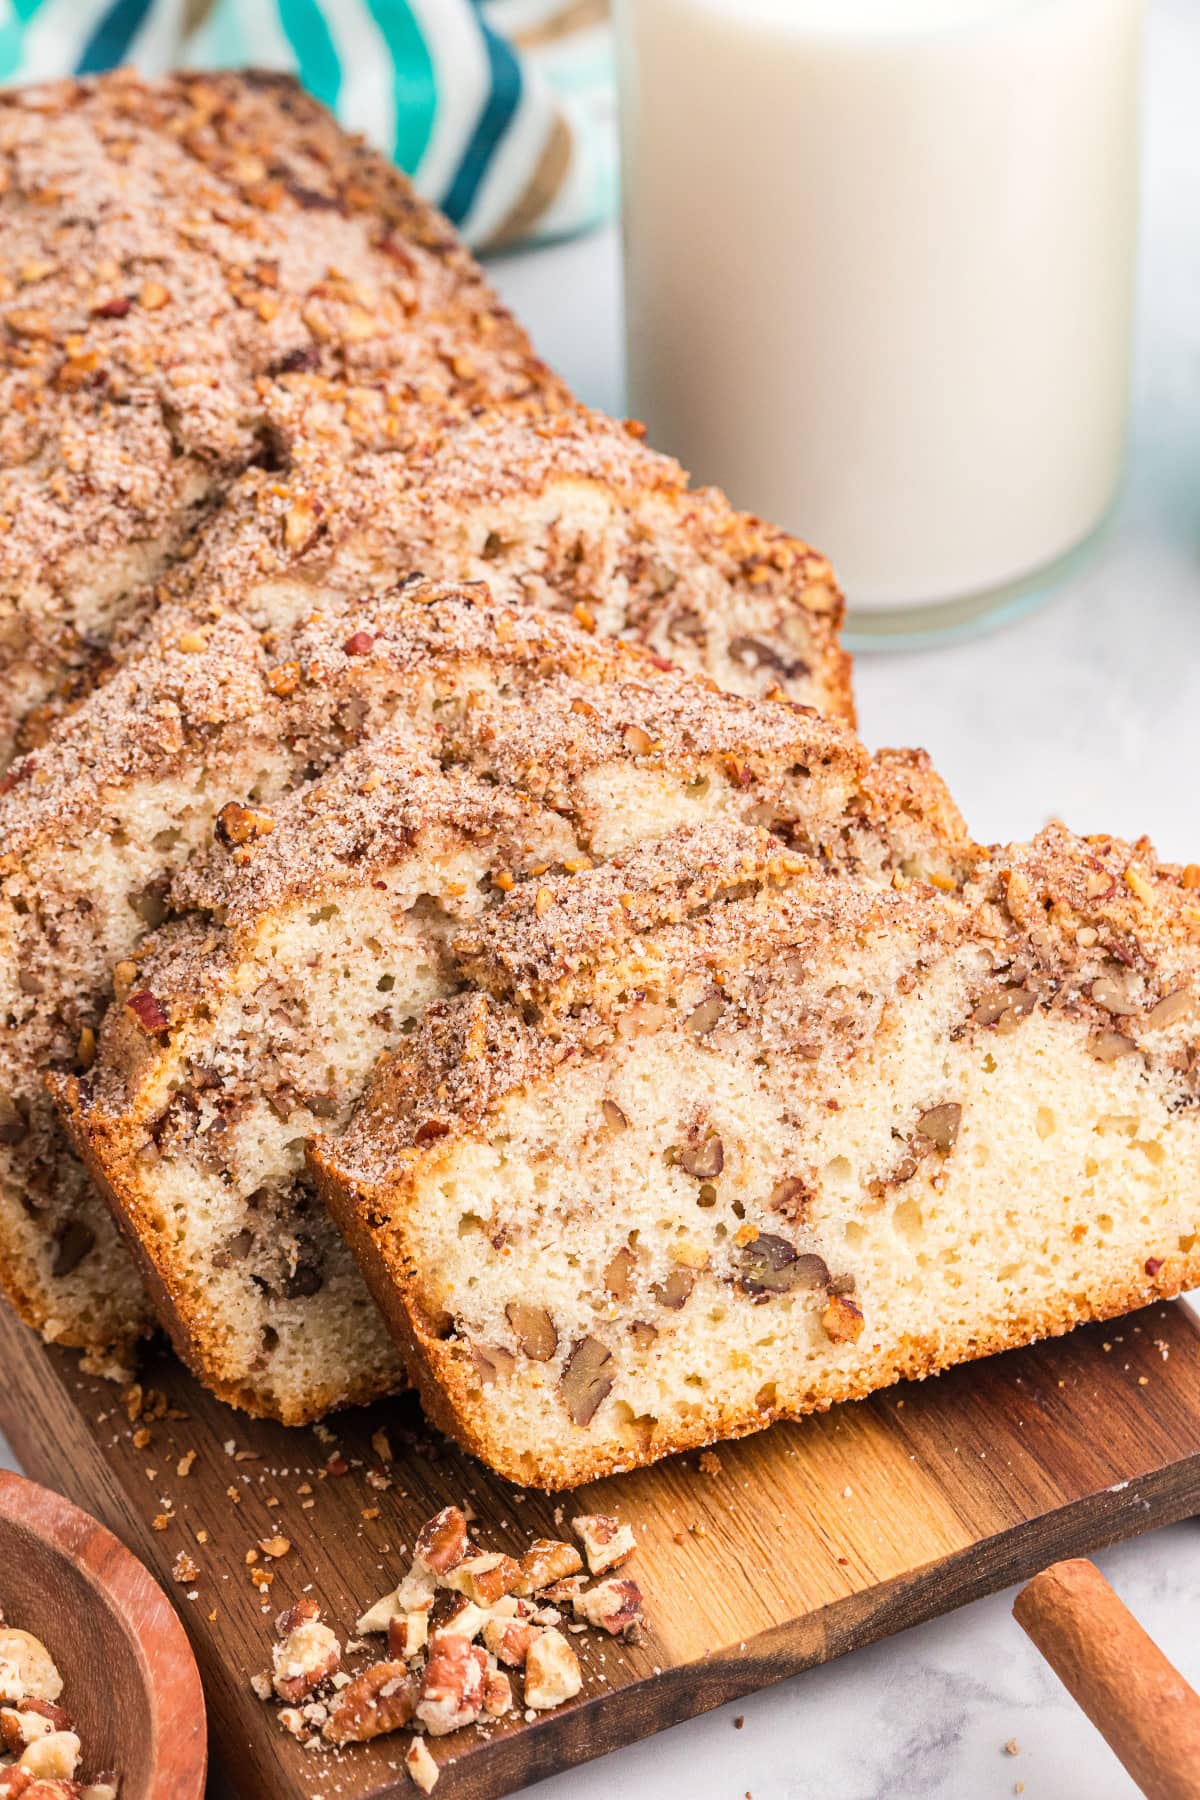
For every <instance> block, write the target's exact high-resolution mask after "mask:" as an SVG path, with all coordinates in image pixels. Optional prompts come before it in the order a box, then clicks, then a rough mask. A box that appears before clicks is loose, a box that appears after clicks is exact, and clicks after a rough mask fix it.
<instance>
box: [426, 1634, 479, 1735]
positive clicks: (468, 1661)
mask: <svg viewBox="0 0 1200 1800" xmlns="http://www.w3.org/2000/svg"><path fill="white" fill-rule="evenodd" d="M487 1672H488V1667H487V1657H486V1655H485V1654H484V1652H483V1651H482V1650H481V1649H480V1647H479V1645H478V1644H472V1643H470V1642H469V1641H468V1640H467V1639H466V1638H465V1637H457V1636H455V1635H454V1633H453V1632H443V1633H441V1634H440V1635H439V1636H438V1637H437V1638H435V1639H434V1642H433V1644H432V1646H431V1647H430V1651H429V1661H428V1662H427V1663H426V1665H425V1672H424V1674H423V1675H422V1677H421V1689H420V1694H419V1697H418V1700H417V1709H416V1712H417V1717H418V1719H420V1721H421V1723H422V1724H423V1725H424V1727H425V1729H426V1730H427V1731H428V1732H430V1733H431V1734H432V1735H433V1736H434V1737H444V1736H445V1735H446V1733H447V1732H450V1731H457V1730H459V1728H460V1727H461V1726H463V1725H473V1724H474V1723H475V1720H476V1719H477V1718H478V1717H479V1715H480V1713H481V1712H482V1711H483V1684H484V1681H485V1679H486V1677H487Z"/></svg>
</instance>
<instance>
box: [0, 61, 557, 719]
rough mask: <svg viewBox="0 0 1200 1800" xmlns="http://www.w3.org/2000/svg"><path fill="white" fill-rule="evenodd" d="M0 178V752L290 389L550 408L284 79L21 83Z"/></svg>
mask: <svg viewBox="0 0 1200 1800" xmlns="http://www.w3.org/2000/svg"><path fill="white" fill-rule="evenodd" d="M0 182H2V183H3V192H4V209H3V221H2V224H0V254H2V258H3V277H4V279H3V284H2V287H0V295H2V297H0V420H2V423H0V450H2V452H3V454H2V455H0V465H2V467H0V524H2V532H0V657H2V659H3V660H2V663H0V670H2V679H0V711H2V713H3V717H2V718H0V736H3V737H6V738H7V737H10V736H11V731H12V728H13V725H14V724H15V722H16V721H17V720H18V719H19V718H20V716H21V714H22V712H23V711H24V710H25V709H27V708H28V707H29V706H30V705H31V704H33V703H34V702H36V701H37V700H38V699H40V698H41V697H42V695H44V694H45V693H46V692H47V691H48V689H49V688H50V687H51V686H53V685H54V684H55V683H56V682H59V681H61V680H62V679H64V677H65V676H69V673H70V671H71V670H72V669H74V668H76V667H77V666H78V665H79V664H80V663H81V662H85V661H86V660H87V659H88V657H89V656H91V655H93V654H94V653H95V650H96V648H97V646H98V644H100V643H101V642H102V641H103V640H104V639H106V638H107V636H108V634H109V633H110V631H111V629H112V626H113V624H114V622H115V621H116V620H117V619H118V618H119V617H120V615H121V613H122V611H123V610H124V609H125V608H126V607H127V606H128V605H129V604H130V601H131V598H132V596H133V595H134V593H135V592H136V590H137V589H138V587H139V585H140V584H142V583H143V582H146V581H150V580H153V579H154V578H155V576H156V575H157V574H158V572H159V571H160V570H161V569H162V568H163V566H164V564H165V563H166V562H167V561H168V560H169V559H170V558H172V557H175V556H178V555H180V554H182V553H183V552H184V551H185V550H186V548H187V544H188V540H189V538H190V536H191V534H192V532H193V529H194V527H195V526H196V524H197V521H198V520H199V519H201V518H202V517H203V515H204V513H205V512H206V510H207V509H208V508H209V507H210V506H211V504H212V503H213V501H214V500H215V499H216V497H217V496H218V495H219V493H220V492H221V491H222V490H223V488H224V487H225V486H227V485H228V483H229V481H230V480H231V479H232V477H233V476H234V475H235V474H236V473H237V472H238V471H239V470H241V469H244V468H245V467H246V466H247V465H249V464H252V463H254V464H260V465H262V466H266V467H271V466H278V465H279V463H280V462H281V460H286V458H287V456H288V454H289V445H288V442H287V417H286V400H287V396H286V384H287V382H288V380H289V379H292V378H293V377H294V376H295V374H296V373H297V372H300V373H301V374H303V373H305V372H308V373H316V374H317V375H324V376H332V377H338V378H345V377H347V376H357V377H358V378H359V379H363V380H368V381H371V380H377V379H378V378H379V377H380V375H381V373H382V374H386V377H387V380H388V382H389V384H390V388H391V391H392V394H393V398H394V399H395V398H399V397H401V396H403V395H406V394H407V395H410V396H412V397H419V398H422V399H426V398H428V399H432V398H435V397H439V396H440V397H442V398H445V397H450V398H452V399H456V400H458V401H461V402H462V403H463V404H464V405H486V404H493V403H496V402H498V401H504V400H510V399H520V398H523V397H526V396H530V395H535V394H536V396H537V398H538V404H539V408H540V409H541V410H542V411H545V410H546V409H547V408H552V407H553V406H554V405H556V404H559V403H561V402H562V401H563V400H564V399H565V397H566V396H565V390H564V389H563V387H562V384H561V383H560V382H559V381H558V380H557V378H556V377H554V376H553V375H551V374H550V372H549V371H548V370H547V369H546V368H545V367H544V365H543V364H541V363H540V362H538V360H537V359H536V357H534V355H533V353H532V351H531V350H530V347H529V343H528V340H527V338H526V337H525V334H524V332H523V331H522V330H521V329H520V327H519V326H518V325H516V324H515V323H514V321H513V320H512V319H511V318H510V316H509V315H508V314H507V312H506V311H505V310H504V308H503V307H501V306H500V305H499V303H498V301H497V300H496V297H495V295H494V294H493V293H492V291H491V289H490V287H489V286H488V284H487V283H486V281H485V280H484V278H483V275H482V273H481V271H480V270H479V268H478V265H477V264H476V263H475V261H474V259H473V258H472V257H471V256H470V254H469V253H468V252H467V251H466V250H465V249H464V247H463V246H462V245H461V244H460V243H459V242H458V241H457V240H456V238H455V237H454V234H453V232H452V231H451V230H450V228H449V226H448V225H447V224H446V221H445V220H444V219H442V218H441V217H440V216H439V215H438V214H436V213H434V212H433V211H432V210H431V209H430V208H429V207H427V206H426V205H425V204H424V203H423V202H421V201H420V200H418V199H417V198H416V197H415V196H414V194H413V193H412V191H411V189H410V187H409V185H408V183H407V181H406V180H405V178H404V177H403V176H402V175H401V174H399V172H398V171H397V170H396V169H395V168H394V167H392V166H391V165H390V164H389V163H388V162H387V161H386V160H385V159H384V158H382V157H380V156H378V155H376V154H375V153H374V152H372V151H369V150H367V149H366V148H365V147H364V146H363V145H362V144H361V143H359V142H358V141H357V140H354V139H352V138H349V137H347V136H346V135H345V134H344V133H343V132H341V131H340V130H339V129H338V127H337V126H336V124H335V123H334V121H333V120H332V118H330V116H329V115H328V114H327V113H326V112H325V111H324V109H323V108H322V107H320V106H319V105H318V104H317V103H316V102H315V101H314V100H312V99H310V98H309V97H308V96H306V95H305V94H304V93H303V92H302V91H301V89H300V88H299V87H298V86H297V85H296V84H295V83H294V82H292V81H291V80H289V79H287V78H285V77H279V76H273V75H253V74H251V75H215V74H180V75H174V76H171V77H169V78H167V79H166V80H163V81H157V82H143V81H140V80H138V79H137V78H135V77H134V76H133V75H131V74H129V73H127V72H123V71H121V72H117V73H114V74H110V75H105V76H102V77H100V78H99V79H96V80H90V81H82V82H60V83H54V84H50V85H47V86H42V87H35V88H27V89H20V90H15V91H11V92H9V93H6V94H4V95H3V96H0ZM281 409H282V410H281Z"/></svg>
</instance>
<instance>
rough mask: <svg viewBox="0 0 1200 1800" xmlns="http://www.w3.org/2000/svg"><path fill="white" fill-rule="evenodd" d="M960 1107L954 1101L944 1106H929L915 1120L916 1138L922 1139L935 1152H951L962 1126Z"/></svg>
mask: <svg viewBox="0 0 1200 1800" xmlns="http://www.w3.org/2000/svg"><path fill="white" fill-rule="evenodd" d="M962 1111H963V1109H962V1107H961V1106H960V1105H959V1104H958V1102H957V1101H956V1100H950V1101H947V1102H946V1104H945V1105H944V1106H931V1107H930V1108H929V1110H928V1111H927V1112H923V1113H922V1114H921V1116H920V1118H919V1119H918V1120H917V1136H918V1137H923V1138H924V1139H925V1140H926V1142H927V1143H930V1144H932V1145H933V1147H934V1149H935V1150H953V1148H954V1146H955V1144H956V1143H957V1142H958V1130H959V1126H960V1125H961V1124H962Z"/></svg>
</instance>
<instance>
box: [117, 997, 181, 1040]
mask: <svg viewBox="0 0 1200 1800" xmlns="http://www.w3.org/2000/svg"><path fill="white" fill-rule="evenodd" d="M125 1005H126V1006H127V1007H128V1009H129V1011H130V1012H131V1013H132V1014H133V1016H134V1018H135V1019H136V1020H137V1022H138V1024H139V1025H140V1026H141V1028H142V1030H143V1031H145V1032H149V1033H150V1035H151V1036H153V1035H154V1033H155V1032H158V1031H166V1030H167V1028H168V1027H169V1025H170V1023H171V1021H170V1019H168V1017H167V1015H166V1013H165V1012H164V1011H163V1009H162V1007H161V1006H160V1005H159V1003H158V1001H157V1000H156V999H155V997H154V995H153V994H152V993H151V992H150V990H149V988H142V989H141V990H140V991H139V992H138V993H136V994H130V996H129V998H128V1000H126V1002H125Z"/></svg>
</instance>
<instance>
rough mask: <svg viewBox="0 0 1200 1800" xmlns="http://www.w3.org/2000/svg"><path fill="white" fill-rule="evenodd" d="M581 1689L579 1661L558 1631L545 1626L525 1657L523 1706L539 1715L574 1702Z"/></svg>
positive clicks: (581, 1675) (581, 1677)
mask: <svg viewBox="0 0 1200 1800" xmlns="http://www.w3.org/2000/svg"><path fill="white" fill-rule="evenodd" d="M582 1686H583V1671H582V1669H581V1668H580V1667H579V1658H578V1657H577V1656H576V1654H575V1652H574V1651H573V1650H572V1648H571V1646H570V1644H568V1642H567V1640H566V1638H565V1637H564V1636H563V1634H562V1632H561V1631H556V1630H555V1628H554V1626H553V1625H550V1626H547V1628H546V1630H545V1631H543V1632H542V1633H541V1634H540V1635H539V1636H538V1637H536V1638H535V1639H534V1641H533V1643H532V1644H531V1645H530V1646H529V1654H528V1656H527V1657H526V1658H525V1704H526V1706H532V1707H534V1708H535V1709H536V1710H537V1711H538V1712H546V1711H548V1710H549V1709H550V1708H551V1707H554V1706H561V1705H562V1704H563V1702H564V1701H565V1700H573V1699H574V1697H575V1695H576V1694H577V1693H578V1692H579V1690H580V1688H581V1687H582Z"/></svg>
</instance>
